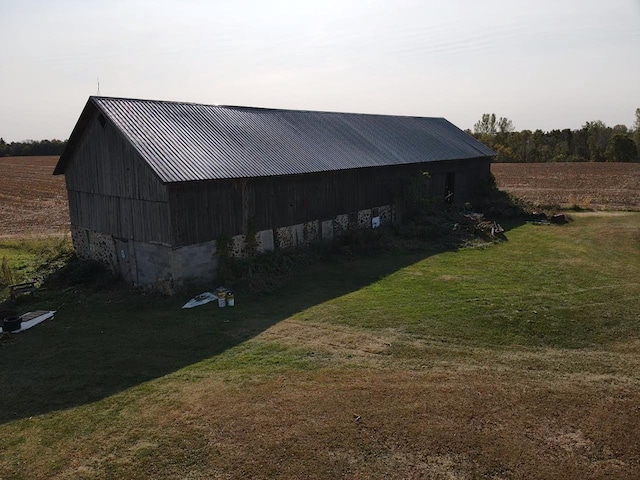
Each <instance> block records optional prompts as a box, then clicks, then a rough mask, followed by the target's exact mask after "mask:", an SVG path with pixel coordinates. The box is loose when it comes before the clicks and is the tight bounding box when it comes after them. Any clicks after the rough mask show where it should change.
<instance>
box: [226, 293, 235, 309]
mask: <svg viewBox="0 0 640 480" xmlns="http://www.w3.org/2000/svg"><path fill="white" fill-rule="evenodd" d="M227 305H229V306H230V307H234V306H235V305H236V299H235V297H234V296H233V292H227Z"/></svg>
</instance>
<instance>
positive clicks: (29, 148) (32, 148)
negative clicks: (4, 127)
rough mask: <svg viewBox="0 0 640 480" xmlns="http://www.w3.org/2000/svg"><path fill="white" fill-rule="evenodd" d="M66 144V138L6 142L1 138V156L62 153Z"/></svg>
mask: <svg viewBox="0 0 640 480" xmlns="http://www.w3.org/2000/svg"><path fill="white" fill-rule="evenodd" d="M66 145H67V141H66V140H56V139H53V140H25V141H24V142H11V143H6V142H5V141H4V139H3V138H0V157H22V156H38V155H62V151H63V150H64V147H65V146H66Z"/></svg>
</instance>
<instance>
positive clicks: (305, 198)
mask: <svg viewBox="0 0 640 480" xmlns="http://www.w3.org/2000/svg"><path fill="white" fill-rule="evenodd" d="M489 166H490V160H489V159H473V160H456V161H446V162H445V161H443V162H428V163H423V164H416V165H407V166H405V165H402V166H391V167H380V168H369V169H358V170H347V171H333V172H324V173H318V174H309V175H292V176H286V177H267V178H254V179H246V180H232V181H212V182H197V183H196V182H189V183H182V184H171V185H169V186H168V189H169V199H170V205H171V231H172V241H171V243H172V245H176V246H178V245H190V244H195V243H201V242H205V241H209V240H214V239H216V238H218V237H220V236H223V235H224V236H232V235H238V234H244V233H247V231H248V229H249V228H252V229H255V230H257V231H259V230H266V229H271V228H278V227H283V226H288V225H295V224H299V223H303V222H307V221H310V220H323V219H328V218H332V217H334V216H335V215H338V214H343V213H350V212H355V211H358V210H363V209H366V208H371V207H375V206H380V205H389V204H392V203H394V202H395V201H396V200H397V198H398V195H399V193H400V192H399V188H400V185H401V183H400V182H401V180H402V178H405V177H406V176H407V175H410V174H412V173H417V172H419V171H428V172H429V173H430V181H429V192H428V193H429V194H430V195H433V196H438V197H443V196H444V190H445V181H446V174H447V172H455V174H456V183H455V197H456V198H455V200H456V202H464V201H468V200H470V198H471V195H472V193H473V188H474V186H475V185H476V184H477V182H478V181H479V180H480V179H482V178H483V177H485V176H487V175H489V172H490V171H489Z"/></svg>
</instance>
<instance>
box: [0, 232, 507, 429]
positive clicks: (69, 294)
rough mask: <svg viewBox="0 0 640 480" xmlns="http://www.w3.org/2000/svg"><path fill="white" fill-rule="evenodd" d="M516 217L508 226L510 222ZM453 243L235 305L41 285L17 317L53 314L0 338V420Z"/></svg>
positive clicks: (299, 277)
mask: <svg viewBox="0 0 640 480" xmlns="http://www.w3.org/2000/svg"><path fill="white" fill-rule="evenodd" d="M516 223H520V222H510V224H509V225H508V227H511V228H513V227H514V226H516ZM452 249H455V248H453V247H449V248H447V247H439V248H435V247H434V248H433V249H431V250H422V251H414V252H402V253H399V252H391V253H384V254H379V255H367V256H357V257H355V258H353V259H351V260H348V259H346V258H344V257H338V259H335V258H334V259H333V260H331V261H328V262H315V263H313V264H311V265H308V266H305V267H303V268H301V269H300V271H298V272H297V273H296V274H294V275H292V276H290V277H289V278H287V279H286V280H284V281H283V282H282V284H281V285H280V286H279V287H278V288H276V289H275V290H273V291H272V292H271V293H267V294H262V295H259V296H251V295H249V294H247V293H243V292H242V291H239V292H236V307H234V308H226V309H220V308H218V307H217V305H216V304H215V303H213V302H212V303H209V304H206V305H203V306H201V307H197V308H194V309H190V310H183V309H181V306H182V305H183V304H184V302H186V301H187V300H188V299H189V297H191V296H193V295H195V294H198V293H200V292H201V291H191V292H188V293H187V294H185V295H184V296H182V295H178V296H175V297H160V296H157V295H150V294H143V293H141V292H138V291H135V290H133V289H130V288H126V287H124V286H120V287H110V288H106V289H104V290H102V291H95V290H93V291H92V290H90V289H85V288H76V289H68V288H67V289H64V290H56V289H52V290H49V291H41V292H39V293H38V294H37V296H36V297H34V298H28V299H26V300H25V301H23V302H21V303H20V304H19V305H18V307H17V310H18V312H19V313H24V312H26V311H32V310H36V309H45V310H57V312H58V313H57V314H56V317H55V318H54V319H52V320H49V321H47V322H45V323H43V324H41V325H38V326H37V327H35V328H33V329H31V330H29V331H27V332H25V333H21V334H17V335H14V336H13V338H12V339H11V341H9V342H3V343H2V344H0V364H1V366H2V367H1V368H0V386H1V392H2V393H1V395H0V423H6V422H9V421H12V420H16V419H20V418H28V417H31V416H34V415H41V414H45V413H49V412H53V411H57V410H61V409H66V408H71V407H76V406H80V405H83V404H87V403H91V402H94V401H98V400H100V399H103V398H105V397H108V396H110V395H113V394H116V393H118V392H121V391H124V390H126V389H128V388H130V387H133V386H136V385H139V384H141V383H143V382H146V381H149V380H153V379H156V378H159V377H162V376H164V375H167V374H169V373H171V372H174V371H176V370H179V369H181V368H184V367H186V366H188V365H191V364H194V363H197V362H199V361H201V360H204V359H207V358H211V357H213V356H216V355H219V354H221V353H222V352H224V351H225V350H227V349H229V348H232V347H234V346H236V345H239V344H241V343H242V342H245V341H246V340H248V339H250V338H252V337H254V336H256V335H258V334H259V333H261V332H263V331H265V330H266V329H268V328H269V327H271V326H272V325H274V324H276V323H278V322H280V321H281V320H284V319H286V318H288V317H290V316H291V315H293V314H295V313H297V312H300V311H303V310H305V309H308V308H310V307H312V306H314V305H318V304H320V303H323V302H325V301H327V300H330V299H333V298H337V297H339V296H342V295H345V294H347V293H349V292H353V291H356V290H359V289H360V288H362V287H364V286H366V285H369V284H371V283H373V282H376V281H378V280H380V279H381V278H383V277H385V276H387V275H389V274H391V273H393V272H395V271H397V270H400V269H402V268H404V267H406V266H409V265H411V264H413V263H415V262H418V261H420V260H423V259H425V258H428V257H430V256H432V255H435V254H438V253H442V252H444V251H446V250H452Z"/></svg>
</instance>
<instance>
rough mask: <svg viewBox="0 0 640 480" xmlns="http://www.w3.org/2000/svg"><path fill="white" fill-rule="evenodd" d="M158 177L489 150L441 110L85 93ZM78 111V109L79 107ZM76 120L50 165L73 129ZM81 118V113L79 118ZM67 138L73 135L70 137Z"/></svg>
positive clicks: (220, 175)
mask: <svg viewBox="0 0 640 480" xmlns="http://www.w3.org/2000/svg"><path fill="white" fill-rule="evenodd" d="M90 105H93V106H95V107H96V108H97V109H98V110H99V111H100V112H101V113H103V114H104V116H105V117H106V118H108V119H109V120H110V121H111V122H113V124H114V125H115V127H116V128H118V129H119V130H120V131H121V132H122V134H123V135H124V136H125V137H126V138H127V139H128V140H129V141H130V142H131V144H132V145H133V146H134V147H135V148H136V150H137V151H138V152H139V153H140V155H141V156H142V158H143V159H144V160H145V161H146V162H147V163H148V164H149V165H150V166H151V168H152V169H153V170H154V171H155V172H156V174H157V175H158V176H159V177H160V179H161V180H162V181H163V182H165V183H170V182H183V181H194V180H213V179H227V178H249V177H264V176H276V175H295V174H305V173H313V172H324V171H331V170H346V169H354V168H366V167H378V166H387V165H401V164H411V163H422V162H431V161H440V160H453V159H468V158H478V157H487V156H494V155H495V152H494V151H493V150H491V149H490V148H488V147H486V146H485V145H483V144H481V143H480V142H478V141H477V140H476V139H474V138H473V137H472V136H470V135H468V134H467V133H465V132H463V131H462V130H460V129H459V128H457V127H456V126H454V125H453V124H451V123H450V122H448V121H447V120H445V119H444V118H424V117H407V116H391V115H367V114H356V113H334V112H314V111H299V110H276V109H265V108H249V107H233V106H219V105H201V104H194V103H181V102H165V101H153V100H134V99H124V98H109V97H90V98H89V102H88V103H87V107H86V108H85V112H86V111H87V108H89V106H90ZM85 112H83V116H85V117H86V116H87V115H85ZM81 121H82V117H81V120H79V121H78V125H76V128H75V129H74V132H73V134H72V137H71V138H70V142H69V146H68V149H69V152H67V151H65V152H64V153H63V156H62V157H61V158H60V162H59V165H58V167H56V173H63V171H64V164H65V163H66V160H67V158H68V157H69V156H70V155H71V154H72V151H73V150H74V149H75V145H76V144H77V142H78V141H79V138H76V139H74V138H73V137H79V136H81V133H82V132H81V131H80V132H77V131H76V130H82V129H83V127H82V126H81V123H82V122H81ZM85 122H86V119H85ZM72 140H75V141H72Z"/></svg>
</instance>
